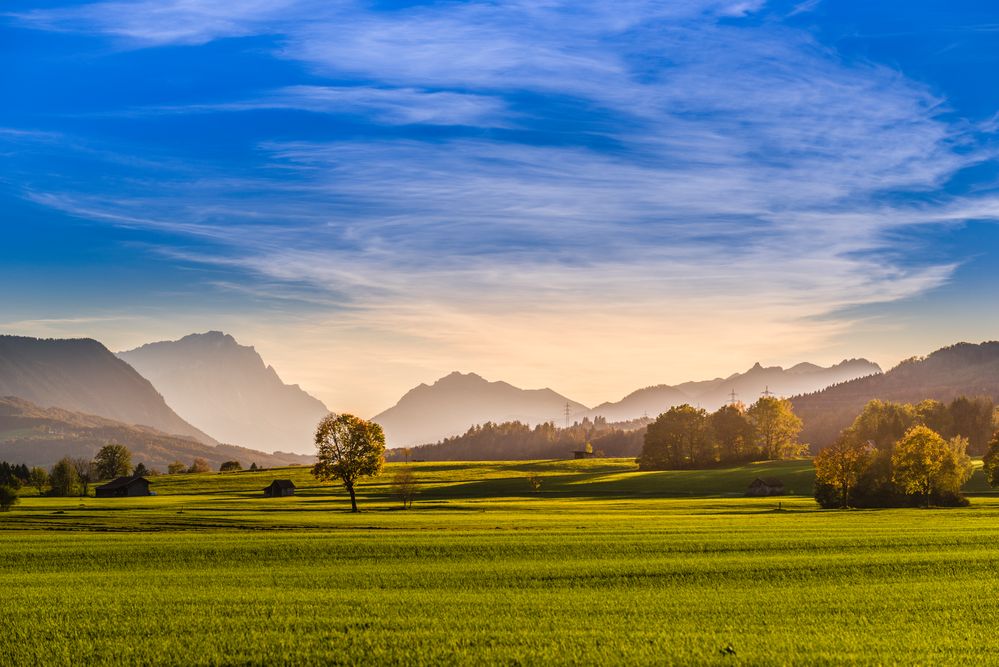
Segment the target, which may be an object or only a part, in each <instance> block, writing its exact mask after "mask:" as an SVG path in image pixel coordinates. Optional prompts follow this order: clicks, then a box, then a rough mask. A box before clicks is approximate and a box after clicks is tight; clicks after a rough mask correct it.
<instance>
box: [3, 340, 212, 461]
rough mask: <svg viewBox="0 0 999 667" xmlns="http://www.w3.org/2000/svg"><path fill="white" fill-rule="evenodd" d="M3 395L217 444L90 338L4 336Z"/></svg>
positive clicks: (108, 351) (132, 370) (150, 386)
mask: <svg viewBox="0 0 999 667" xmlns="http://www.w3.org/2000/svg"><path fill="white" fill-rule="evenodd" d="M0 396H17V397H18V398H21V399H24V400H26V401H30V402H31V403H34V404H36V405H38V406H40V407H59V408H63V409H64V410H70V411H77V412H83V413H87V414H92V415H100V416H101V417H104V418H106V419H112V420H114V421H117V422H122V423H125V424H130V425H141V426H147V427H151V428H154V429H156V430H158V431H160V432H163V433H169V434H172V435H180V436H186V437H190V438H194V439H195V440H197V441H198V442H201V443H203V444H206V445H216V444H218V441H217V440H215V439H214V438H212V437H211V436H209V435H207V434H206V433H205V432H204V431H201V430H200V429H198V428H195V427H194V426H192V425H191V424H190V423H188V422H187V421H185V420H184V419H183V418H181V417H180V416H179V415H178V414H177V413H176V412H174V411H173V409H171V408H170V406H169V405H167V403H166V401H165V400H164V399H163V396H161V395H160V394H159V392H157V391H156V389H155V388H154V387H153V385H152V384H151V383H150V382H149V380H147V379H146V378H144V377H142V376H141V375H139V373H137V372H136V371H135V369H134V368H132V367H131V366H129V365H128V364H127V363H125V362H124V361H122V360H121V359H118V358H117V357H116V356H114V354H112V353H111V351H110V350H108V349H107V348H106V347H104V346H103V345H102V344H100V343H98V342H97V341H96V340H91V339H89V338H80V339H38V338H26V337H21V336H0Z"/></svg>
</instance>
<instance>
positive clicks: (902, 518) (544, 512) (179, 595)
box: [0, 460, 999, 665]
mask: <svg viewBox="0 0 999 667" xmlns="http://www.w3.org/2000/svg"><path fill="white" fill-rule="evenodd" d="M410 465H411V467H412V469H413V470H415V471H416V473H417V475H418V477H419V479H420V480H421V482H422V494H421V495H420V496H419V498H418V500H417V503H416V505H415V506H414V509H412V510H408V511H404V510H401V509H399V508H398V503H397V502H395V501H394V500H393V499H392V498H391V497H389V496H388V495H387V487H386V483H387V479H388V478H390V477H391V473H392V471H393V469H394V466H390V467H389V469H388V471H387V474H386V476H384V477H383V478H381V479H378V480H374V481H373V482H372V483H370V484H366V485H365V486H364V487H363V488H362V492H361V496H360V503H361V507H362V509H363V510H365V511H363V512H362V513H360V514H357V515H352V514H350V513H349V512H346V511H345V510H346V509H347V508H348V507H349V503H348V501H347V499H346V495H345V494H344V493H343V492H342V491H340V490H339V489H336V488H335V487H332V486H328V485H318V484H316V483H315V482H313V481H311V480H310V478H309V477H308V473H307V471H305V470H302V469H285V470H281V471H265V472H261V473H239V474H231V475H191V476H186V475H185V476H177V477H171V478H163V477H161V478H157V479H156V484H155V485H154V489H156V490H157V492H158V495H157V496H156V497H152V498H139V499H123V500H100V501H98V500H95V499H93V498H86V499H82V500H81V499H54V498H25V499H24V500H23V501H22V504H21V505H18V506H17V507H16V508H15V510H14V511H13V512H11V513H9V514H6V515H0V540H2V542H0V544H2V546H3V549H2V555H0V590H3V591H4V596H3V600H4V613H3V614H0V662H2V663H3V664H13V665H31V664H66V665H69V664H73V665H76V664H136V663H139V664H264V663H266V664H292V663H300V664H427V665H430V664H478V665H484V664H536V665H543V664H594V663H597V664H732V665H741V664H747V665H759V664H801V663H862V664H986V663H995V662H997V661H999V658H996V657H993V656H995V655H997V652H996V649H999V639H996V638H995V637H996V636H997V633H996V631H995V625H996V618H997V612H999V609H997V607H999V546H997V545H999V498H993V497H992V496H991V495H988V494H980V495H976V496H975V497H973V498H972V506H971V507H969V508H962V509H948V510H943V509H940V510H937V509H931V510H914V509H913V510H878V511H848V512H841V511H820V510H818V509H817V506H816V505H815V503H814V502H813V501H812V500H811V499H810V498H809V497H808V495H807V494H808V493H809V491H810V485H811V482H810V468H809V466H810V464H809V462H807V461H797V462H784V463H775V464H758V465H755V466H744V467H741V468H736V469H726V470H714V471H698V472H675V473H637V472H634V467H633V464H632V463H631V462H629V461H613V460H612V461H580V462H535V463H508V464H504V463H467V464H430V463H427V464H410ZM528 472H537V473H538V474H541V475H542V476H543V477H544V479H543V483H542V492H541V493H540V494H537V495H534V494H531V493H530V492H529V485H528V484H527V482H526V480H525V476H526V474H527V473H528ZM754 476H778V477H781V478H782V479H784V481H785V485H786V486H787V488H789V489H790V490H794V491H796V492H797V493H798V494H799V495H797V496H788V497H783V498H781V499H780V500H779V502H780V503H781V504H782V507H781V510H782V511H776V510H777V502H778V500H776V499H748V498H744V497H741V495H740V494H741V491H743V490H744V489H745V486H746V484H748V482H749V481H751V480H752V479H753V477H754ZM276 477H281V478H283V477H291V478H292V479H294V480H295V481H296V484H299V485H300V490H299V495H297V496H295V497H293V498H284V499H263V498H260V497H257V496H259V489H261V488H262V487H263V486H264V485H266V483H267V482H269V481H270V480H271V479H274V478H276ZM970 490H972V491H979V492H983V491H985V490H986V488H985V487H984V486H983V483H982V482H981V480H980V479H973V480H972V482H971V489H970Z"/></svg>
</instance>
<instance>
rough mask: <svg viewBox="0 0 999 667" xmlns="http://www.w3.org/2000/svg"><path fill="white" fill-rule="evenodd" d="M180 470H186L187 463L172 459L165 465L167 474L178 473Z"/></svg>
mask: <svg viewBox="0 0 999 667" xmlns="http://www.w3.org/2000/svg"><path fill="white" fill-rule="evenodd" d="M182 472H187V464H185V463H182V462H180V461H174V462H173V463H170V464H168V465H167V474H168V475H178V474H180V473H182Z"/></svg>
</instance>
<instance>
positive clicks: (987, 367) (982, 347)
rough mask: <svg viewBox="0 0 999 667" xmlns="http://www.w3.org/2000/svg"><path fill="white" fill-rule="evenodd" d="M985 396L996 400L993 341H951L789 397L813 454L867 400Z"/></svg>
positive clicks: (998, 386) (997, 351)
mask: <svg viewBox="0 0 999 667" xmlns="http://www.w3.org/2000/svg"><path fill="white" fill-rule="evenodd" d="M959 396H968V397H974V396H987V397H989V398H991V399H992V400H993V401H997V402H999V342H995V341H989V342H984V343H981V344H978V345H975V344H972V343H957V344H955V345H951V346H948V347H944V348H941V349H939V350H937V351H935V352H933V353H931V354H929V355H928V356H926V357H913V358H911V359H907V360H905V361H903V362H902V363H900V364H899V365H898V366H896V367H894V368H892V369H891V370H889V371H888V372H886V373H883V374H880V375H872V376H869V377H862V378H857V379H854V380H850V381H846V382H842V383H839V384H836V385H832V386H830V387H827V388H826V389H823V390H821V391H816V392H813V393H811V394H804V395H800V396H795V397H794V398H792V399H791V400H792V403H793V404H794V409H795V412H797V414H798V416H800V417H801V418H802V420H803V421H804V423H805V429H804V431H802V434H801V437H802V441H803V442H808V443H810V444H811V445H812V449H813V450H817V449H821V448H823V447H826V446H828V445H829V444H831V443H832V441H833V440H835V438H836V436H838V435H839V433H840V431H841V430H842V429H844V428H846V427H847V426H849V425H850V424H851V423H852V422H853V420H854V418H856V416H857V414H859V413H860V410H861V409H862V408H863V407H864V405H865V404H866V403H867V402H868V401H870V400H872V399H881V400H887V401H898V402H906V403H918V402H919V401H922V400H924V399H928V398H929V399H935V400H938V401H951V400H953V399H955V398H957V397H959Z"/></svg>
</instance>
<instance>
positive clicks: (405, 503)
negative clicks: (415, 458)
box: [392, 468, 417, 509]
mask: <svg viewBox="0 0 999 667" xmlns="http://www.w3.org/2000/svg"><path fill="white" fill-rule="evenodd" d="M392 493H394V494H395V496H396V497H397V498H398V499H399V500H401V501H402V507H403V509H407V508H410V507H412V506H413V498H415V497H416V493H417V484H416V475H414V474H413V471H412V470H410V469H409V468H401V469H399V470H398V471H396V473H395V476H394V477H393V478H392Z"/></svg>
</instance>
